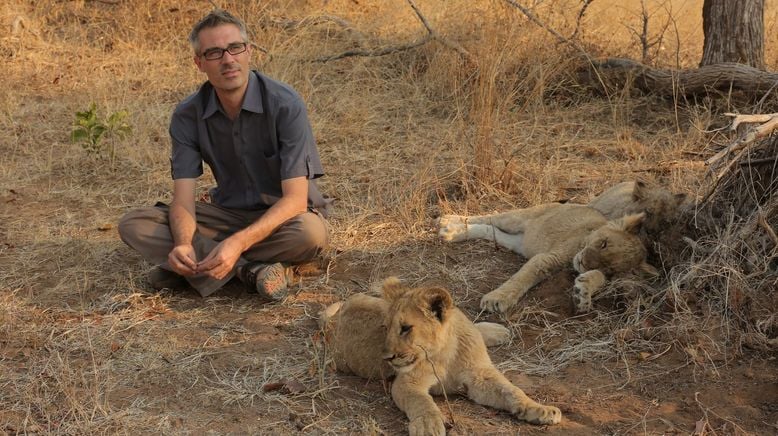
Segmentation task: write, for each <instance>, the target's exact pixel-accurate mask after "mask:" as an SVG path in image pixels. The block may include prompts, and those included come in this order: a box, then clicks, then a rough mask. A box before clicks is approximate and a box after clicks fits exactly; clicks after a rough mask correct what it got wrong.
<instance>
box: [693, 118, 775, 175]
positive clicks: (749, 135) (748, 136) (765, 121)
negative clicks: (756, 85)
mask: <svg viewBox="0 0 778 436" xmlns="http://www.w3.org/2000/svg"><path fill="white" fill-rule="evenodd" d="M724 115H726V116H728V117H734V119H733V120H732V124H731V125H730V127H729V130H736V129H737V128H738V126H739V125H740V124H742V123H762V124H761V125H760V126H758V127H756V128H754V129H749V131H748V132H746V133H745V134H744V135H742V136H741V137H739V138H738V139H736V140H735V141H734V142H732V143H731V144H730V145H728V146H726V147H725V148H724V149H723V150H721V151H719V152H718V153H716V154H714V155H713V156H711V157H710V158H709V159H708V160H706V161H705V165H713V164H714V163H716V162H718V161H719V160H721V159H722V158H724V157H725V156H727V155H728V154H730V153H735V152H737V151H739V150H741V149H742V148H743V147H745V146H746V145H748V144H750V143H752V142H754V141H755V140H757V139H759V138H764V137H765V136H767V135H769V134H770V133H772V132H773V130H775V129H776V128H778V113H773V114H756V115H739V114H733V113H725V114H724Z"/></svg>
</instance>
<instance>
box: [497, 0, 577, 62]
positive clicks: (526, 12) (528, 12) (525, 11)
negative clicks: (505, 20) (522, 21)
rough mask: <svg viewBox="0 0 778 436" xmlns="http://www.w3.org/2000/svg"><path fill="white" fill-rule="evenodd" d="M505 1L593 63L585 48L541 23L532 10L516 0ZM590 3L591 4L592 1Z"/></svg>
mask: <svg viewBox="0 0 778 436" xmlns="http://www.w3.org/2000/svg"><path fill="white" fill-rule="evenodd" d="M505 1H506V2H507V3H508V4H509V5H511V6H513V7H514V8H516V9H518V10H519V11H521V13H522V14H524V16H526V17H527V18H528V19H529V20H530V21H532V22H533V23H535V24H536V25H538V26H539V27H541V28H543V29H545V30H546V31H547V32H548V33H550V34H552V35H554V37H556V39H558V40H559V42H561V43H564V44H567V45H570V46H572V47H573V48H574V49H576V50H577V51H578V52H579V53H581V55H583V56H584V57H585V58H586V59H587V60H588V61H589V62H591V61H592V57H591V56H590V55H589V53H588V52H587V51H586V50H584V49H583V47H581V46H580V45H578V43H576V42H575V41H573V40H572V39H568V38H565V37H564V36H562V34H560V33H559V32H557V31H556V30H554V29H553V28H551V27H549V26H548V25H546V23H544V22H542V21H540V19H538V17H536V16H535V14H533V13H532V11H531V10H529V9H527V8H525V7H524V6H522V5H521V4H519V3H518V2H517V1H516V0H505ZM589 3H591V1H590V2H589ZM581 15H583V12H582V13H581Z"/></svg>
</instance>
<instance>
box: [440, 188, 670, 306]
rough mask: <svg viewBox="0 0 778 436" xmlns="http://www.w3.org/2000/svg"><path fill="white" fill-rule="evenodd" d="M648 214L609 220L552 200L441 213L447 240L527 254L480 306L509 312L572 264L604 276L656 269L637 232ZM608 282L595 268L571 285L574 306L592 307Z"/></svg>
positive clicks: (590, 210)
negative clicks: (488, 211)
mask: <svg viewBox="0 0 778 436" xmlns="http://www.w3.org/2000/svg"><path fill="white" fill-rule="evenodd" d="M644 219H645V215H644V214H642V213H641V214H635V215H627V216H624V217H622V218H619V219H617V220H613V221H608V220H607V219H606V218H605V216H603V214H602V213H600V212H598V211H597V210H595V209H592V208H590V207H587V206H583V205H575V204H560V203H548V204H542V205H539V206H535V207H530V208H527V209H517V210H513V211H509V212H504V213H499V214H494V215H484V216H473V217H463V216H457V215H446V216H443V217H441V218H440V221H439V226H440V230H439V234H440V236H441V237H442V238H443V240H445V241H449V242H458V241H464V240H468V239H486V240H490V241H495V242H497V243H498V244H500V245H502V246H503V247H506V248H508V249H510V250H513V251H515V252H516V253H519V254H521V255H523V256H525V257H527V258H528V261H527V263H525V264H524V265H523V266H522V267H521V269H519V271H518V272H517V273H516V274H514V275H513V276H512V277H511V278H510V279H508V281H506V282H505V283H503V284H502V285H501V286H500V287H498V288H497V289H495V290H494V291H492V292H490V293H488V294H486V295H484V297H483V298H482V299H481V308H483V309H485V310H489V311H492V312H506V311H508V310H509V309H510V308H511V307H512V306H513V305H515V304H516V302H517V301H518V300H519V299H520V298H521V297H523V296H524V294H526V292H527V291H529V289H530V288H532V287H533V286H535V285H536V284H538V283H540V282H541V281H543V280H545V279H546V278H548V277H549V276H550V275H551V274H552V273H553V272H555V271H557V270H559V269H561V268H563V267H564V266H569V265H571V264H572V266H573V268H574V269H575V270H576V271H578V272H579V273H581V274H584V273H586V272H587V271H591V270H598V271H600V273H601V274H602V276H603V277H610V276H613V275H618V274H624V273H632V272H641V273H649V274H652V275H653V274H656V269H655V268H654V267H652V266H651V265H648V264H647V263H646V249H645V248H644V246H643V244H642V243H641V242H640V239H639V238H638V237H637V235H636V233H637V232H638V230H639V229H640V225H641V224H642V222H643V220H644ZM595 284H598V285H599V286H594V285H595ZM604 284H605V280H604V279H602V280H599V279H597V280H595V279H594V278H592V274H589V275H588V276H587V278H585V279H582V280H577V281H576V285H575V286H574V288H573V302H574V304H575V307H576V310H577V311H578V312H586V311H588V310H591V298H592V296H593V295H594V294H595V293H596V292H597V291H598V290H599V289H600V288H601V287H602V286H603V285H604Z"/></svg>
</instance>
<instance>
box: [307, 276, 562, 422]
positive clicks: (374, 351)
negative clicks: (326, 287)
mask: <svg viewBox="0 0 778 436" xmlns="http://www.w3.org/2000/svg"><path fill="white" fill-rule="evenodd" d="M320 322H321V325H322V328H323V330H324V332H325V338H326V343H327V349H328V352H329V353H330V355H331V356H332V358H333V360H334V362H335V366H336V368H337V369H338V370H339V371H342V372H350V373H354V374H356V375H359V376H361V377H365V378H378V377H380V378H386V377H388V376H390V375H392V374H396V378H395V380H394V382H393V383H392V399H393V400H394V402H395V404H397V407H399V408H400V409H401V410H402V411H404V412H405V414H406V415H407V416H408V420H409V421H410V423H409V424H408V431H409V432H410V434H411V436H415V435H444V434H445V433H446V429H445V427H444V425H443V416H442V415H441V413H440V410H439V409H438V407H437V406H436V405H435V401H434V400H433V399H432V396H431V395H430V393H432V394H435V395H440V394H442V393H444V392H445V393H462V394H464V395H467V397H468V398H470V399H471V400H473V401H475V402H476V403H478V404H483V405H487V406H491V407H495V408H498V409H502V410H507V411H509V412H510V413H512V414H513V415H514V416H516V417H517V418H518V419H523V420H525V421H529V422H531V423H534V424H557V423H559V422H560V421H561V419H562V412H560V411H559V409H557V408H556V407H553V406H543V405H541V404H538V403H536V402H535V401H533V400H531V399H530V398H529V397H527V395H525V394H524V392H523V391H522V390H521V389H519V388H517V387H516V386H514V385H513V384H511V382H510V381H509V380H508V379H507V378H505V376H503V375H502V373H500V372H499V371H498V370H497V369H496V368H495V367H494V365H493V364H492V361H491V359H490V358H489V354H488V353H487V352H486V345H485V343H484V339H483V338H484V337H486V338H488V339H490V341H502V340H504V339H507V335H505V334H506V333H507V329H505V328H504V327H502V326H500V325H499V324H492V323H479V325H475V324H473V323H472V322H471V321H470V320H469V319H468V318H467V317H466V316H465V314H464V313H462V312H461V311H460V310H459V309H457V308H456V307H455V306H454V303H453V302H452V300H451V295H450V294H449V293H448V291H446V290H445V289H443V288H439V287H420V288H408V287H406V286H403V285H402V284H401V283H400V281H399V280H398V279H397V278H394V277H392V278H389V279H386V280H385V281H384V283H383V298H378V297H371V296H369V295H365V294H356V295H353V296H351V297H350V298H349V299H347V300H346V301H345V302H339V303H335V304H333V305H330V306H329V307H327V308H326V309H325V310H324V311H323V312H322V313H321V317H320Z"/></svg>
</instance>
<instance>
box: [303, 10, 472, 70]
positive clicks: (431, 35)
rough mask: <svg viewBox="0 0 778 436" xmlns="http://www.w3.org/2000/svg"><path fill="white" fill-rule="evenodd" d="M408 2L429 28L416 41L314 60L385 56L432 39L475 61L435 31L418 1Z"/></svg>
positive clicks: (352, 51)
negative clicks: (424, 34)
mask: <svg viewBox="0 0 778 436" xmlns="http://www.w3.org/2000/svg"><path fill="white" fill-rule="evenodd" d="M407 2H408V4H410V6H411V8H412V9H413V12H414V13H415V14H416V17H418V18H419V21H421V24H422V25H423V26H424V28H425V29H427V35H426V36H425V37H423V38H421V39H418V40H416V41H414V42H411V43H409V44H403V45H398V46H390V47H383V48H378V49H372V50H347V51H345V52H343V53H340V54H336V55H330V56H322V57H319V58H316V59H313V61H314V62H329V61H333V60H336V59H342V58H346V57H351V56H366V57H374V56H385V55H388V54H390V53H396V52H399V51H405V50H410V49H413V48H416V47H420V46H422V45H424V44H426V43H428V42H430V41H432V40H435V41H438V42H439V43H441V44H443V45H444V46H445V47H447V48H449V49H452V50H454V51H456V52H457V53H459V54H460V55H461V56H462V57H463V58H464V59H466V60H467V61H468V62H471V63H473V61H474V58H473V55H471V54H470V53H469V52H468V51H467V50H465V49H464V48H463V47H462V46H460V45H459V44H457V43H455V42H453V41H450V40H448V39H447V38H444V37H442V36H441V35H440V34H438V33H437V32H435V30H434V29H433V28H432V26H430V23H429V21H427V18H426V17H425V16H424V14H422V13H421V11H420V10H419V7H418V6H416V3H415V2H414V1H413V0H407Z"/></svg>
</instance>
